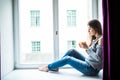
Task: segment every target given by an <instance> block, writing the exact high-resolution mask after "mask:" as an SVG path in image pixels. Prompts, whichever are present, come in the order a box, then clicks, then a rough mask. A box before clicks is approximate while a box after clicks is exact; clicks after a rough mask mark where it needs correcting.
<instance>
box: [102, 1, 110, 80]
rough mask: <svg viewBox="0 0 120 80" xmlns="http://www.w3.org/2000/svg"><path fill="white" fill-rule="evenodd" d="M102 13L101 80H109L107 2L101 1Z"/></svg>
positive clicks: (108, 18) (108, 20)
mask: <svg viewBox="0 0 120 80" xmlns="http://www.w3.org/2000/svg"><path fill="white" fill-rule="evenodd" d="M102 12H103V80H110V46H111V45H110V14H109V2H108V0H102Z"/></svg>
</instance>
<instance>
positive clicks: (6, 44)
mask: <svg viewBox="0 0 120 80" xmlns="http://www.w3.org/2000/svg"><path fill="white" fill-rule="evenodd" d="M0 32H1V77H4V76H5V75H7V73H9V72H10V71H12V70H13V68H14V66H13V59H14V58H13V21H12V0H0Z"/></svg>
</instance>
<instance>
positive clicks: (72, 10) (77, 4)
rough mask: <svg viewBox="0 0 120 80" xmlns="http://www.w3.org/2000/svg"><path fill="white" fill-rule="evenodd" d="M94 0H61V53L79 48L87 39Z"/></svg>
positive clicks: (61, 54)
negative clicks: (80, 43)
mask: <svg viewBox="0 0 120 80" xmlns="http://www.w3.org/2000/svg"><path fill="white" fill-rule="evenodd" d="M91 3H92V0H59V53H60V57H62V56H63V55H64V54H65V52H66V51H67V50H68V49H71V48H74V49H77V50H80V51H81V50H82V49H80V48H79V46H78V43H79V42H80V41H82V40H86V39H87V22H88V21H89V20H90V19H92V13H91V12H92V6H91Z"/></svg>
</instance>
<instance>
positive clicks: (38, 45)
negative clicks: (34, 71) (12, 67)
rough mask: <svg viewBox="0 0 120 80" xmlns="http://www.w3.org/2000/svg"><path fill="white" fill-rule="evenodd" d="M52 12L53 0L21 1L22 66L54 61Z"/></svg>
mask: <svg viewBox="0 0 120 80" xmlns="http://www.w3.org/2000/svg"><path fill="white" fill-rule="evenodd" d="M46 5H47V6H46ZM52 11H53V10H52V0H19V42H20V55H19V58H18V59H20V60H19V61H20V64H45V63H50V62H52V61H53V60H54V54H53V51H54V50H53V12H52Z"/></svg>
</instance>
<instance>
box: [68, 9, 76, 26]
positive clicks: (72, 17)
mask: <svg viewBox="0 0 120 80" xmlns="http://www.w3.org/2000/svg"><path fill="white" fill-rule="evenodd" d="M67 24H68V26H76V10H67Z"/></svg>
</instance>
